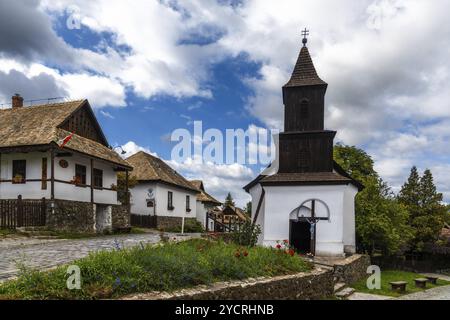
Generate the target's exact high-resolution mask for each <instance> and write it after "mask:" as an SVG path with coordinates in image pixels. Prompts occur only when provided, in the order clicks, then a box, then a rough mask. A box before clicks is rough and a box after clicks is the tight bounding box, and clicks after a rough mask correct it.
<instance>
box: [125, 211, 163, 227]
mask: <svg viewBox="0 0 450 320" xmlns="http://www.w3.org/2000/svg"><path fill="white" fill-rule="evenodd" d="M130 224H131V226H132V227H141V228H156V226H157V216H149V215H139V214H131V215H130Z"/></svg>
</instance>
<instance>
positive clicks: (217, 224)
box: [206, 212, 243, 232]
mask: <svg viewBox="0 0 450 320" xmlns="http://www.w3.org/2000/svg"><path fill="white" fill-rule="evenodd" d="M210 221H214V230H209V222H210ZM242 223H243V222H242V221H241V220H240V219H238V218H228V219H227V220H225V219H224V218H223V216H222V218H218V217H217V216H216V215H215V214H213V213H211V212H208V213H207V214H206V231H213V232H234V231H240V230H241V225H242Z"/></svg>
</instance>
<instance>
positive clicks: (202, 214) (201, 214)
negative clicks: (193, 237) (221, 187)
mask: <svg viewBox="0 0 450 320" xmlns="http://www.w3.org/2000/svg"><path fill="white" fill-rule="evenodd" d="M213 208H214V205H211V204H207V203H204V202H201V201H197V214H196V217H197V221H198V222H200V223H201V224H202V226H203V228H206V214H207V213H208V211H210V210H211V209H213ZM208 230H214V221H213V220H211V219H209V225H208Z"/></svg>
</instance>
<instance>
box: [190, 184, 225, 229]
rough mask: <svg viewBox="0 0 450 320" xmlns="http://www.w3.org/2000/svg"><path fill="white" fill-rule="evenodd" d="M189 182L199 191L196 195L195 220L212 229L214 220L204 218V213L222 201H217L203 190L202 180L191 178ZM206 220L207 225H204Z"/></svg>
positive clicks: (219, 204)
mask: <svg viewBox="0 0 450 320" xmlns="http://www.w3.org/2000/svg"><path fill="white" fill-rule="evenodd" d="M190 182H191V184H192V185H193V186H194V187H195V188H196V189H198V190H200V193H199V194H198V195H197V214H196V216H197V221H199V222H200V223H201V224H202V226H203V228H205V229H208V230H214V221H212V220H209V219H206V215H207V213H208V212H211V211H212V210H214V208H216V207H218V206H221V205H222V203H221V202H219V201H217V200H216V199H215V198H214V197H213V196H211V195H210V194H208V193H207V192H206V191H205V186H204V184H203V181H201V180H192V181H190ZM207 220H208V224H209V225H208V226H206V222H207ZM207 227H208V228H207Z"/></svg>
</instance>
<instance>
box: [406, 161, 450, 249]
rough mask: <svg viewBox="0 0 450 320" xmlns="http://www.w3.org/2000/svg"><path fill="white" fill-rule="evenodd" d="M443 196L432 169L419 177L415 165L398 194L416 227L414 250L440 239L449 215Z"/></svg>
mask: <svg viewBox="0 0 450 320" xmlns="http://www.w3.org/2000/svg"><path fill="white" fill-rule="evenodd" d="M442 198H443V197H442V194H441V193H438V192H437V190H436V186H435V184H434V181H433V175H432V173H431V171H430V170H428V169H427V170H425V171H424V173H423V176H422V177H419V174H418V172H417V168H416V167H413V168H412V169H411V174H410V176H409V178H408V181H407V182H406V183H405V184H404V185H403V187H402V189H401V191H400V193H399V195H398V199H399V201H400V202H401V203H402V204H404V205H405V206H406V208H407V209H408V211H409V214H410V224H411V226H412V228H413V229H414V238H413V239H412V241H411V247H412V249H413V250H415V251H419V252H420V251H422V249H423V247H424V244H425V243H435V242H436V241H437V240H438V239H439V235H440V233H441V230H442V228H443V226H444V223H445V219H446V215H447V207H446V206H445V205H444V204H443V203H442Z"/></svg>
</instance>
